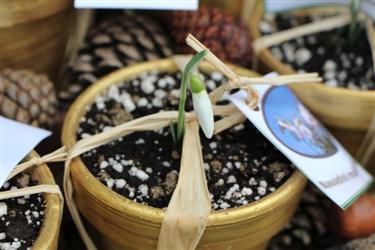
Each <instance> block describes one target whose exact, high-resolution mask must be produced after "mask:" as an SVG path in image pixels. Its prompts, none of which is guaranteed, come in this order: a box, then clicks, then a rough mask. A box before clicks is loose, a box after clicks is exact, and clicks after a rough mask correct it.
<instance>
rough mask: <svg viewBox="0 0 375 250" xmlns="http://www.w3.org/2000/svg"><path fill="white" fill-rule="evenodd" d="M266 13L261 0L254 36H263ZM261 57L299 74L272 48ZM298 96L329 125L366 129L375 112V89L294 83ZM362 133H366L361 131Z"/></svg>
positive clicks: (253, 18)
mask: <svg viewBox="0 0 375 250" xmlns="http://www.w3.org/2000/svg"><path fill="white" fill-rule="evenodd" d="M343 8H345V7H342V6H335V7H332V6H331V7H315V8H308V9H303V10H296V11H293V12H291V14H293V15H308V14H312V13H322V14H328V13H336V12H338V11H340V9H343ZM262 16H263V1H257V3H256V5H255V8H254V12H253V14H252V15H251V19H249V20H248V21H247V24H248V25H249V27H250V30H251V34H252V37H253V38H254V39H257V38H260V37H261V34H260V30H259V22H260V20H261V18H262ZM258 59H259V60H260V62H261V63H262V65H263V66H265V67H266V68H267V70H272V71H277V72H278V73H280V74H294V73H296V72H295V71H294V70H293V69H292V68H290V67H289V66H288V65H286V64H284V63H282V62H281V61H280V60H278V59H276V58H275V57H274V56H273V55H272V53H271V52H270V50H269V49H264V50H262V51H261V52H260V53H259V55H258ZM291 88H292V89H293V91H294V92H295V93H296V95H297V96H298V97H299V98H300V99H301V100H302V101H303V102H304V103H305V105H306V106H307V107H308V108H309V109H310V110H311V111H312V112H313V113H314V114H315V115H316V116H317V117H318V118H319V119H320V120H321V121H322V122H323V123H325V124H327V125H329V126H332V127H334V128H339V129H348V130H356V131H365V130H366V129H367V128H368V126H369V124H370V122H371V118H372V116H373V115H374V113H375V90H371V91H354V90H350V89H346V88H333V87H328V86H326V85H325V84H319V83H311V84H298V85H291ZM361 135H362V134H361Z"/></svg>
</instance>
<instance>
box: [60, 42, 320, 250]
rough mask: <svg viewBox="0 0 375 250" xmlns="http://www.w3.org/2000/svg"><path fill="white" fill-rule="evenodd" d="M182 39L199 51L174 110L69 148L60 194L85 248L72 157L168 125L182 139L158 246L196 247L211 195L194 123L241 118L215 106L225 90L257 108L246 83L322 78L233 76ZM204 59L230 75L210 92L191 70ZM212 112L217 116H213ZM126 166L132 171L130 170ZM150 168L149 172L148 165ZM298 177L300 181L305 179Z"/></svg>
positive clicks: (210, 128)
mask: <svg viewBox="0 0 375 250" xmlns="http://www.w3.org/2000/svg"><path fill="white" fill-rule="evenodd" d="M187 43H188V44H189V45H190V46H191V47H192V48H193V49H195V50H196V51H197V52H198V53H197V54H196V55H195V56H194V57H193V58H192V59H191V60H190V61H189V62H188V63H187V65H186V67H184V71H183V75H182V84H181V89H180V100H179V110H178V112H177V111H163V112H159V113H155V114H151V115H147V116H143V117H140V118H137V119H134V120H130V121H128V122H125V123H123V124H121V125H118V126H115V127H112V128H111V129H106V130H104V131H103V132H101V133H99V134H96V135H92V136H88V137H85V138H84V139H81V140H80V141H78V142H77V143H76V144H74V146H73V147H71V148H70V150H69V152H68V156H67V160H66V162H65V175H64V191H65V197H66V201H67V205H68V207H69V209H70V211H71V214H72V217H73V219H74V221H75V223H76V225H77V228H78V230H79V232H80V234H81V236H82V239H83V240H84V242H85V244H86V247H87V248H88V249H96V247H95V244H94V243H93V242H92V240H91V239H90V237H89V235H88V234H87V232H86V230H85V228H84V225H83V223H82V221H81V219H80V214H79V211H78V208H77V205H76V203H75V201H74V199H73V195H74V189H73V182H72V179H71V169H70V168H71V166H72V164H71V163H72V161H73V160H74V158H76V157H77V156H79V155H81V154H83V153H85V152H88V151H90V150H92V149H98V148H99V147H100V146H102V145H104V144H106V143H109V142H111V141H114V140H117V139H122V138H121V137H124V136H131V134H132V133H134V132H140V131H155V130H160V129H162V128H165V127H170V130H171V134H172V135H173V138H174V143H175V144H176V145H177V147H179V146H178V145H180V143H182V150H181V151H182V152H181V155H182V156H181V164H180V175H179V178H178V182H177V186H176V187H175V189H174V191H173V195H172V198H171V200H170V202H169V204H168V207H167V209H166V211H165V215H164V218H163V223H162V225H161V230H160V234H159V240H158V249H195V248H196V247H197V245H198V243H199V241H200V239H201V237H202V235H203V232H204V231H205V228H206V225H207V222H208V217H209V214H210V212H211V198H210V196H209V192H208V187H207V180H206V176H205V171H204V170H205V166H204V161H203V156H202V150H201V147H202V146H201V140H200V136H199V124H200V125H201V127H202V130H203V133H204V134H205V135H206V136H207V137H208V138H210V137H212V136H213V135H216V134H219V133H221V132H222V131H224V130H226V129H229V128H231V127H233V126H234V125H237V124H239V123H241V122H243V121H244V116H243V114H242V113H241V112H240V111H239V110H237V109H236V108H235V107H234V106H232V105H215V104H216V102H217V101H218V100H219V98H220V97H221V96H222V95H223V94H224V93H225V92H227V91H229V90H232V89H239V88H245V89H246V90H247V91H248V100H247V101H248V105H249V106H250V107H251V108H253V109H256V108H257V105H258V99H259V98H258V94H257V93H256V92H255V91H254V90H253V88H252V87H251V86H250V85H251V84H274V85H278V84H287V83H299V82H307V81H321V79H320V78H319V77H318V75H317V74H315V73H311V74H305V75H291V76H281V77H275V78H269V79H264V78H256V77H255V78H249V77H243V76H238V75H237V74H235V73H234V72H233V71H232V70H231V69H230V68H228V67H227V66H226V65H225V64H224V63H223V62H221V61H220V60H219V59H218V58H217V57H216V56H215V55H214V54H212V53H211V52H210V51H209V50H207V48H205V47H204V46H203V45H202V44H201V43H200V42H199V41H198V40H196V39H195V38H194V37H193V36H192V35H189V36H188V38H187ZM204 58H205V59H207V60H208V61H209V62H211V63H212V64H213V65H215V66H216V67H217V69H219V70H220V71H221V72H222V73H223V74H224V75H226V76H227V77H228V78H229V81H228V82H227V83H225V84H223V85H221V86H219V87H218V88H216V89H214V90H213V91H212V92H211V93H210V94H209V95H208V94H207V92H206V90H205V86H204V84H203V82H202V80H201V79H200V78H199V76H198V75H196V74H195V73H194V72H195V69H196V68H197V66H198V64H199V62H200V61H201V60H203V59H204ZM188 87H190V90H191V92H192V98H193V107H194V111H192V112H188V113H186V112H185V104H184V102H185V100H186V93H187V89H188ZM214 115H215V116H219V117H220V118H221V119H219V120H217V121H215V120H214ZM175 123H177V126H175ZM176 127H177V128H176ZM104 163H105V162H104ZM104 163H103V167H104ZM116 167H118V169H119V170H121V169H120V168H122V167H121V166H116ZM129 171H133V170H132V169H130V170H129ZM133 172H134V173H133V174H134V175H137V176H139V177H140V179H147V178H146V177H147V176H148V175H147V174H146V173H145V172H143V171H136V169H135V170H134V171H133ZM150 172H152V169H151V170H150ZM146 175H147V176H146ZM302 182H303V183H305V181H302ZM118 184H121V183H118ZM123 184H124V183H123ZM274 216H275V215H274ZM281 226H282V225H280V228H281ZM254 230H255V229H254ZM114 237H115V236H114ZM270 237H271V236H270ZM268 240H269V239H264V240H263V241H264V242H263V241H262V242H257V245H256V246H258V247H264V246H265V244H266V243H267V241H268ZM257 241H259V240H257Z"/></svg>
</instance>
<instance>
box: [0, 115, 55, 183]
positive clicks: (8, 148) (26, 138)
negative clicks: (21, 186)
mask: <svg viewBox="0 0 375 250" xmlns="http://www.w3.org/2000/svg"><path fill="white" fill-rule="evenodd" d="M50 135H51V132H50V131H47V130H44V129H40V128H36V127H32V126H29V125H26V124H23V123H19V122H16V121H13V120H10V119H7V118H5V117H3V116H0V187H1V186H2V185H3V184H4V182H5V180H6V178H7V177H8V175H9V174H10V172H12V170H13V168H14V167H16V166H17V164H18V163H19V162H20V161H21V160H22V159H23V158H24V157H25V156H26V155H27V154H28V153H29V152H30V151H31V150H32V149H33V148H35V146H36V145H38V143H39V142H40V141H42V140H43V139H45V138H46V137H48V136H50Z"/></svg>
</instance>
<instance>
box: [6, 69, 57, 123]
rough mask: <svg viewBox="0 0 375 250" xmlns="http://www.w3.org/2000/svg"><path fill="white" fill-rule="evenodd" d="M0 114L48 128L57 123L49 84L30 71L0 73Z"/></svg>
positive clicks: (53, 92) (54, 101) (7, 70)
mask: <svg viewBox="0 0 375 250" xmlns="http://www.w3.org/2000/svg"><path fill="white" fill-rule="evenodd" d="M0 115H2V116H5V117H8V118H10V119H13V120H17V121H20V122H23V123H27V124H30V125H33V126H37V127H45V128H51V127H52V126H53V125H54V123H55V122H56V121H57V120H58V119H57V117H56V116H57V114H56V95H55V90H54V87H53V84H52V83H51V82H50V81H49V79H48V78H47V76H45V75H40V74H36V73H34V72H32V71H30V70H12V69H4V70H2V71H0Z"/></svg>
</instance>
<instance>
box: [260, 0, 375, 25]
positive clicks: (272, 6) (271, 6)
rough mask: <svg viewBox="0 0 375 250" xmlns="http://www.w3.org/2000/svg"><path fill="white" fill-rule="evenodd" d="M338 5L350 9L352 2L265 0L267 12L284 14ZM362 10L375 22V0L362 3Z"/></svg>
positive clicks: (347, 0)
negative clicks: (309, 8)
mask: <svg viewBox="0 0 375 250" xmlns="http://www.w3.org/2000/svg"><path fill="white" fill-rule="evenodd" d="M337 4H339V5H343V6H348V8H349V4H350V0H265V2H264V9H265V10H266V12H283V11H289V10H293V9H300V8H308V7H314V6H329V5H337ZM360 9H361V10H362V11H364V12H365V13H366V14H367V15H369V16H370V17H371V18H372V19H373V20H374V21H375V0H362V1H360Z"/></svg>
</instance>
